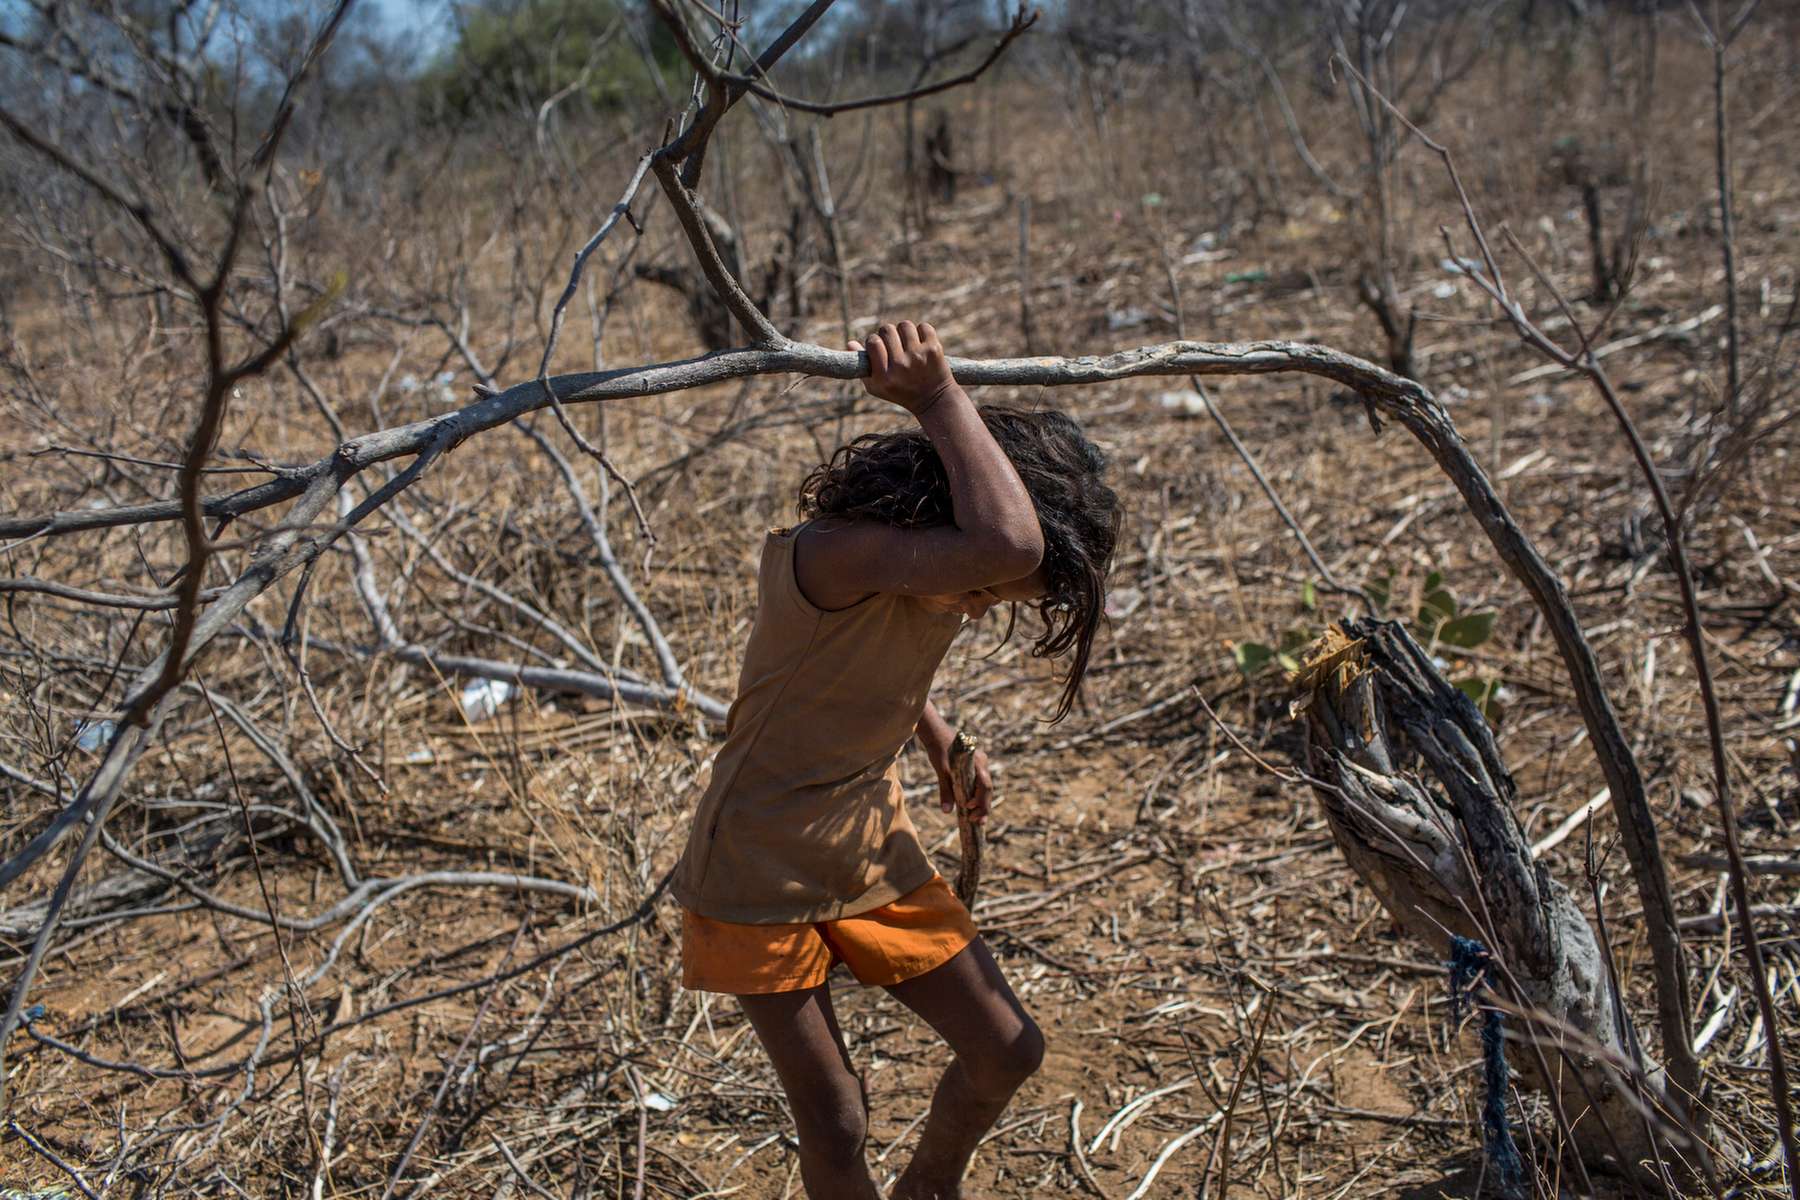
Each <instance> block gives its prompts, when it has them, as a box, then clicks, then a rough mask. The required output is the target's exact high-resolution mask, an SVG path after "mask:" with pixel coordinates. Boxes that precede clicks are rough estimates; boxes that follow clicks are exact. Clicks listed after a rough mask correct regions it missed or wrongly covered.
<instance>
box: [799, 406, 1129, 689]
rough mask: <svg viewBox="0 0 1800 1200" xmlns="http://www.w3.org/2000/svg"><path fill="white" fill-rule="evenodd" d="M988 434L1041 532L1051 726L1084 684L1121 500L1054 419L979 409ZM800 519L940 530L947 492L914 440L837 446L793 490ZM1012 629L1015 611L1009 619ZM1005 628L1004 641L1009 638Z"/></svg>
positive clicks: (1039, 648)
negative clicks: (1058, 677) (1056, 687)
mask: <svg viewBox="0 0 1800 1200" xmlns="http://www.w3.org/2000/svg"><path fill="white" fill-rule="evenodd" d="M977 411H979V412H980V414H981V419H982V421H983V423H985V424H986V425H987V428H988V432H989V433H990V434H992V435H993V438H994V441H995V442H997V443H998V444H999V446H1000V448H1001V449H1002V450H1004V451H1005V452H1006V456H1007V457H1008V458H1009V459H1011V460H1012V464H1013V467H1014V469H1015V470H1017V471H1018V473H1019V478H1020V479H1021V480H1022V481H1023V482H1024V484H1025V490H1026V491H1027V492H1029V493H1030V494H1031V502H1032V505H1033V507H1035V508H1036V509H1037V517H1038V524H1039V525H1040V526H1041V527H1042V528H1043V531H1044V562H1043V570H1044V575H1045V578H1046V580H1047V582H1048V590H1047V592H1046V593H1045V595H1044V598H1043V599H1041V600H1038V601H1035V602H1034V607H1036V609H1037V611H1038V615H1039V616H1040V617H1041V618H1042V619H1043V622H1044V631H1043V633H1042V634H1040V635H1039V636H1038V639H1037V641H1036V642H1035V643H1033V645H1032V647H1031V653H1032V655H1033V656H1035V657H1037V658H1060V657H1062V656H1063V655H1065V654H1071V659H1070V663H1069V670H1068V674H1067V676H1066V677H1065V679H1064V680H1063V690H1062V696H1061V698H1060V700H1059V701H1058V704H1057V708H1056V715H1055V716H1054V717H1052V718H1051V722H1052V723H1055V722H1057V721H1060V720H1062V719H1063V718H1064V717H1066V716H1068V714H1069V710H1070V709H1071V708H1072V707H1073V706H1074V704H1075V697H1076V695H1077V693H1078V692H1079V691H1080V689H1081V680H1082V676H1084V675H1086V674H1087V665H1088V653H1089V651H1090V650H1091V649H1092V647H1093V644H1094V631H1095V630H1096V629H1098V628H1099V626H1100V618H1101V617H1102V615H1104V613H1105V610H1106V576H1107V572H1108V570H1109V569H1110V568H1111V566H1112V556H1113V544H1114V542H1115V541H1117V539H1118V533H1119V497H1118V495H1117V494H1116V493H1115V492H1114V491H1113V490H1112V488H1110V487H1108V486H1107V485H1106V483H1105V481H1104V480H1103V479H1102V478H1101V476H1102V474H1103V473H1104V472H1105V469H1106V457H1105V456H1104V455H1103V454H1101V453H1100V450H1099V448H1098V447H1097V446H1095V445H1094V443H1092V442H1090V441H1089V440H1088V439H1087V437H1086V435H1085V434H1083V433H1082V432H1081V427H1080V426H1079V425H1077V424H1076V423H1075V422H1074V421H1072V420H1070V419H1069V418H1068V417H1066V416H1064V415H1063V414H1062V413H1059V412H1054V411H1051V410H1048V409H1045V410H1038V411H1028V410H1025V409H1019V408H1010V407H1007V406H1004V405H999V404H984V405H982V406H981V407H980V408H979V409H978V410H977ZM800 515H801V516H802V517H806V518H811V517H819V516H835V517H868V518H871V519H873V520H877V521H884V522H886V523H887V524H889V525H898V526H900V527H902V528H908V529H912V528H918V527H920V526H926V525H948V524H949V523H950V521H951V519H952V515H953V514H952V507H951V498H950V482H949V480H948V479H947V478H946V477H945V475H944V465H943V463H942V462H941V461H940V460H939V459H938V455H937V451H936V449H934V448H933V447H932V445H931V439H930V438H928V437H927V436H926V435H925V433H924V432H923V431H922V430H919V429H908V430H899V431H896V432H893V433H872V434H865V435H864V436H862V437H859V438H857V439H856V440H855V441H853V442H851V443H850V444H849V445H846V446H842V447H840V448H839V449H838V452H837V453H836V454H834V455H832V456H831V461H830V462H828V463H825V464H823V465H822V466H820V467H819V468H818V469H817V470H815V471H813V473H812V474H811V475H808V476H807V477H806V481H805V482H804V483H802V484H801V485H800ZM1013 616H1014V620H1016V619H1017V609H1016V608H1015V609H1014V611H1013ZM1012 630H1013V622H1012V621H1008V622H1007V626H1006V637H1011V636H1012Z"/></svg>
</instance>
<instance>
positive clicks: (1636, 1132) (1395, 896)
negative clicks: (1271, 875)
mask: <svg viewBox="0 0 1800 1200" xmlns="http://www.w3.org/2000/svg"><path fill="white" fill-rule="evenodd" d="M1297 686H1298V688H1299V691H1300V697H1299V699H1298V700H1297V701H1296V704H1295V709H1296V712H1297V713H1298V714H1299V715H1300V716H1301V717H1302V719H1303V720H1304V721H1305V722H1306V746H1307V750H1306V755H1307V766H1308V770H1309V771H1310V773H1311V780H1312V784H1313V789H1314V791H1315V792H1316V794H1317V795H1318V797H1319V801H1320V803H1321V805H1322V806H1323V808H1324V810H1325V816H1326V819H1327V821H1328V822H1329V823H1330V825H1331V831H1332V836H1333V837H1334V838H1335V839H1336V841H1337V844H1338V848H1339V849H1340V850H1341V851H1342V852H1343V855H1344V857H1345V859H1346V860H1348V862H1349V863H1350V866H1351V867H1352V868H1353V869H1354V870H1355V871H1356V873H1357V875H1359V876H1360V877H1361V878H1362V880H1363V882H1365V883H1366V884H1368V885H1369V887H1370V888H1371V889H1372V890H1373V891H1374V892H1375V895H1376V896H1377V897H1378V898H1379V899H1380V901H1381V903H1382V905H1383V907H1385V908H1386V909H1387V910H1388V912H1389V914H1390V915H1392V916H1393V918H1394V919H1395V920H1396V921H1398V922H1399V923H1400V924H1401V925H1402V926H1404V927H1405V928H1406V929H1407V931H1408V932H1410V933H1412V934H1414V935H1415V936H1417V937H1419V938H1421V939H1423V940H1424V941H1426V942H1427V943H1429V944H1430V945H1431V946H1432V947H1433V948H1434V949H1435V950H1437V951H1438V952H1440V953H1446V954H1447V952H1448V950H1449V945H1450V937H1451V935H1453V934H1455V935H1460V936H1463V937H1468V938H1474V939H1477V940H1479V941H1481V942H1482V943H1484V944H1485V945H1486V946H1487V948H1488V950H1489V952H1490V953H1491V955H1492V957H1493V960H1494V961H1495V962H1496V963H1498V964H1499V970H1498V971H1497V972H1494V974H1496V975H1498V978H1493V979H1490V980H1489V981H1488V986H1489V987H1490V989H1492V990H1493V991H1494V993H1495V994H1496V995H1497V996H1498V997H1499V998H1500V999H1502V1000H1503V1001H1504V1004H1503V1007H1504V1008H1506V1009H1507V1010H1509V1012H1510V1019H1511V1024H1512V1027H1513V1029H1515V1030H1521V1027H1523V1029H1522V1031H1521V1036H1522V1037H1523V1039H1524V1047H1523V1049H1521V1048H1520V1047H1518V1046H1515V1048H1514V1051H1513V1057H1514V1059H1515V1064H1514V1065H1515V1066H1516V1067H1517V1068H1518V1069H1519V1071H1520V1073H1521V1074H1522V1076H1523V1077H1524V1078H1525V1080H1527V1081H1529V1083H1530V1084H1531V1085H1532V1086H1534V1087H1536V1088H1538V1089H1539V1090H1542V1091H1546V1092H1547V1093H1549V1095H1550V1097H1551V1099H1552V1101H1553V1103H1554V1104H1555V1106H1556V1107H1557V1108H1559V1109H1560V1120H1561V1122H1562V1123H1563V1124H1564V1126H1565V1129H1566V1131H1567V1136H1569V1137H1570V1138H1571V1139H1572V1141H1573V1143H1574V1148H1575V1150H1576V1152H1577V1153H1578V1154H1579V1155H1580V1156H1581V1158H1582V1159H1583V1160H1585V1161H1586V1162H1588V1163H1593V1164H1605V1163H1608V1161H1609V1160H1610V1163H1611V1165H1612V1166H1614V1167H1615V1168H1622V1169H1624V1170H1625V1171H1626V1172H1628V1173H1631V1174H1635V1175H1639V1176H1640V1178H1645V1177H1646V1176H1647V1172H1646V1170H1645V1168H1644V1165H1643V1164H1645V1163H1647V1162H1649V1161H1651V1160H1652V1159H1653V1158H1654V1157H1655V1155H1656V1146H1655V1144H1654V1143H1655V1141H1656V1140H1657V1139H1658V1138H1659V1137H1665V1136H1666V1133H1665V1131H1664V1130H1661V1129H1658V1130H1655V1131H1654V1132H1653V1129H1652V1126H1651V1124H1650V1123H1648V1122H1647V1121H1646V1118H1645V1117H1644V1116H1643V1115H1642V1110H1641V1108H1640V1107H1639V1106H1640V1105H1642V1104H1645V1103H1648V1105H1649V1107H1651V1108H1659V1107H1661V1098H1662V1096H1663V1094H1664V1090H1665V1087H1666V1082H1665V1079H1664V1072H1663V1069H1662V1068H1661V1067H1660V1066H1659V1065H1657V1064H1656V1063H1654V1062H1648V1061H1645V1062H1644V1063H1643V1067H1642V1071H1641V1073H1640V1071H1639V1069H1638V1068H1637V1066H1636V1065H1635V1062H1634V1056H1633V1054H1632V1051H1631V1049H1630V1047H1629V1045H1628V1043H1627V1042H1626V1034H1625V1031H1624V1029H1623V1027H1622V1018H1621V1016H1620V1014H1619V1012H1618V1009H1617V1008H1616V1006H1615V1004H1614V1001H1613V991H1612V987H1611V984H1610V981H1609V975H1608V967H1607V960H1606V957H1605V956H1604V955H1603V953H1602V950H1601V947H1600V944H1599V943H1598V942H1597V941H1596V939H1595V936H1594V932H1593V929H1592V928H1591V927H1590V926H1589V925H1588V922H1587V918H1586V917H1585V916H1584V915H1583V914H1582V912H1581V910H1580V908H1578V907H1577V906H1576V904H1575V902H1574V900H1573V899H1572V898H1571V897H1570V895H1569V893H1568V890H1567V889H1566V888H1564V887H1563V885H1562V884H1560V883H1558V882H1557V881H1556V880H1555V879H1553V878H1551V876H1550V873H1549V872H1548V871H1547V870H1546V869H1545V868H1544V867H1543V866H1542V865H1541V864H1539V863H1536V862H1533V861H1532V854H1531V846H1530V843H1529V842H1528V841H1527V840H1526V839H1525V836H1524V832H1523V830H1522V829H1521V828H1520V826H1519V821H1518V818H1517V816H1516V815H1515V814H1514V810H1513V804H1514V798H1515V794H1516V793H1515V789H1514V785H1513V780H1512V776H1511V775H1510V774H1509V773H1508V772H1507V770H1506V765H1505V763H1504V762H1503V761H1502V760H1501V757H1500V751H1499V748H1498V747H1497V746H1496V745H1495V743H1494V739H1493V736H1492V734H1491V733H1490V732H1489V730H1488V725H1487V721H1486V720H1485V719H1484V718H1483V717H1482V715H1481V713H1480V712H1479V711H1478V710H1477V709H1476V708H1475V706H1474V704H1473V703H1472V702H1471V701H1470V700H1469V698H1468V697H1467V696H1465V695H1464V694H1463V693H1462V692H1461V691H1459V690H1457V689H1456V688H1455V687H1452V686H1451V685H1450V684H1449V683H1447V682H1445V681H1444V679H1443V678H1442V676H1440V675H1439V674H1438V673H1437V672H1436V670H1435V669H1434V668H1433V667H1432V664H1431V660H1430V658H1429V656H1427V655H1426V654H1425V652H1424V651H1423V650H1421V649H1420V648H1419V645H1418V643H1416V642H1415V641H1413V639H1412V637H1411V636H1410V635H1409V634H1408V633H1407V632H1406V630H1405V628H1404V627H1402V626H1401V625H1399V624H1398V623H1396V622H1392V621H1385V622H1377V621H1346V622H1344V623H1343V624H1342V625H1341V626H1333V627H1332V628H1331V629H1330V630H1328V631H1327V632H1326V634H1325V636H1324V637H1323V638H1321V639H1320V640H1319V641H1318V642H1316V643H1315V644H1314V645H1313V647H1312V648H1311V649H1310V650H1309V652H1308V657H1307V659H1306V662H1305V665H1304V666H1303V667H1302V669H1301V672H1300V674H1299V675H1298V677H1297ZM1521 1016H1523V1018H1524V1019H1523V1020H1519V1019H1518V1018H1519V1017H1521ZM1559 1060H1560V1061H1559ZM1547 1078H1548V1085H1547ZM1658 1124H1661V1122H1660V1121H1659V1122H1658ZM1664 1144H1667V1143H1666V1141H1665V1143H1664Z"/></svg>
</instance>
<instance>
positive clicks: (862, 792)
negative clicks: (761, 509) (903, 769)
mask: <svg viewBox="0 0 1800 1200" xmlns="http://www.w3.org/2000/svg"><path fill="white" fill-rule="evenodd" d="M796 532H797V529H796V530H770V531H769V535H768V537H767V538H766V539H765V540H764V542H763V550H762V564H761V568H760V570H759V573H758V578H757V609H756V621H755V624H754V625H753V627H752V629H751V632H750V642H749V645H748V647H747V648H746V649H745V651H744V667H743V671H742V673H741V675H740V676H739V679H738V694H737V699H736V700H735V701H733V703H732V705H731V710H730V712H729V714H728V715H727V717H726V723H725V744H724V746H723V747H721V748H720V750H719V753H718V755H717V757H716V758H715V759H714V762H713V774H712V781H711V783H710V784H709V785H708V786H707V788H706V791H705V793H704V795H702V796H701V798H700V803H699V806H698V808H697V810H696V811H695V813H694V824H693V828H692V830H691V831H690V832H689V834H688V842H687V848H686V850H685V851H684V852H683V854H682V857H681V862H680V863H679V864H678V865H677V866H676V869H675V878H674V880H673V891H674V893H675V898H676V899H677V900H678V901H680V902H681V904H682V905H684V906H685V907H687V908H689V909H691V910H693V911H694V912H697V913H699V914H700V915H701V916H704V917H711V918H713V919H714V920H719V921H734V922H738V923H740V924H749V925H771V924H787V923H800V922H808V921H831V920H836V919H838V918H839V917H849V916H855V915H856V914H857V913H862V912H867V911H869V910H870V909H872V908H879V907H881V906H882V905H884V904H888V903H890V902H892V901H894V900H897V899H899V898H900V897H901V896H904V895H906V893H908V892H910V891H912V890H913V889H915V888H918V887H921V886H923V885H924V884H926V883H928V882H930V880H931V877H932V875H933V874H934V872H933V869H932V866H931V860H930V859H929V858H928V857H927V856H926V853H925V848H924V847H923V846H921V845H920V844H919V838H918V835H917V833H915V832H914V830H913V825H912V821H911V820H910V819H909V818H908V817H907V815H906V806H905V804H904V802H903V801H902V799H901V795H900V772H899V763H898V760H899V757H900V751H901V749H902V748H903V747H904V746H905V745H906V742H907V740H908V739H909V738H911V737H912V734H913V727H914V726H916V725H917V724H918V723H919V718H920V716H921V715H922V714H923V713H924V711H925V699H926V694H927V693H928V691H929V690H930V688H931V679H932V676H933V675H935V674H936V673H937V668H938V664H939V663H940V662H942V661H943V657H944V653H945V651H947V650H948V649H949V648H950V642H951V640H952V639H953V638H955V636H956V631H957V629H958V628H959V627H960V626H961V624H962V617H961V615H960V614H957V613H934V612H931V611H929V610H927V609H926V608H925V607H924V606H923V605H922V604H920V603H919V602H918V601H917V600H915V599H913V598H912V597H910V596H901V595H894V594H889V593H879V594H877V595H874V596H870V597H868V598H867V599H865V600H863V601H861V602H860V603H858V604H854V605H852V606H851V607H849V608H845V609H839V610H836V611H833V612H827V611H825V610H823V609H819V608H815V607H814V606H813V605H812V603H811V602H810V601H808V600H807V599H806V597H805V596H804V595H802V594H801V591H800V587H799V584H798V583H796V582H795V579H794V537H795V533H796Z"/></svg>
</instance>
